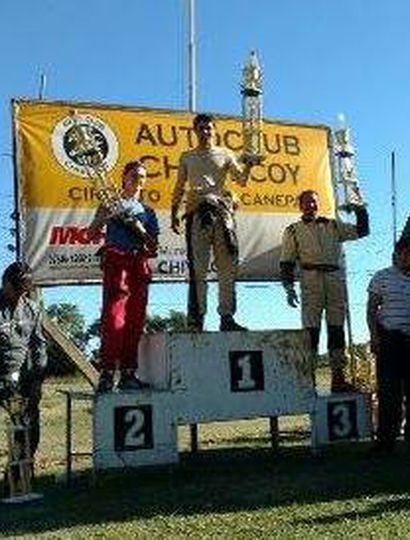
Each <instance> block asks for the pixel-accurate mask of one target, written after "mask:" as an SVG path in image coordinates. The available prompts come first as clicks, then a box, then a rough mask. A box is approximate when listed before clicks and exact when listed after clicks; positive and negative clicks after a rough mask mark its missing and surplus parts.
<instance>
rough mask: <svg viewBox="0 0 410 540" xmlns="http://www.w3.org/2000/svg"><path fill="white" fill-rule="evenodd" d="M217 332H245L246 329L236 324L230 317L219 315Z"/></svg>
mask: <svg viewBox="0 0 410 540" xmlns="http://www.w3.org/2000/svg"><path fill="white" fill-rule="evenodd" d="M219 330H221V332H247V330H248V329H247V328H245V327H244V326H241V325H240V324H238V323H237V322H236V321H235V319H234V318H233V317H232V315H221V324H220V325H219Z"/></svg>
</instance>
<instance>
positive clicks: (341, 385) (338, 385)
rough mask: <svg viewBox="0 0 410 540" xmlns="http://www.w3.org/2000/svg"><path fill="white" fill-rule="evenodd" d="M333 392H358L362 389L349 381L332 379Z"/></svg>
mask: <svg viewBox="0 0 410 540" xmlns="http://www.w3.org/2000/svg"><path fill="white" fill-rule="evenodd" d="M331 392H332V394H357V393H358V392H360V389H359V388H356V386H354V385H353V384H351V383H349V382H347V381H332V385H331Z"/></svg>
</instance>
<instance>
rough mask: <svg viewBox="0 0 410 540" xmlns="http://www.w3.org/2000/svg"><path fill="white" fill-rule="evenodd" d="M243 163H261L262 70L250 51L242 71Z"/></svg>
mask: <svg viewBox="0 0 410 540" xmlns="http://www.w3.org/2000/svg"><path fill="white" fill-rule="evenodd" d="M241 94H242V138H243V158H242V159H243V161H244V162H247V163H251V164H253V165H255V164H258V163H260V162H261V161H262V159H263V155H262V70H261V68H260V65H259V61H258V57H257V56H256V52H255V51H252V52H251V54H250V56H249V59H248V61H247V63H246V64H245V66H244V68H243V70H242V83H241Z"/></svg>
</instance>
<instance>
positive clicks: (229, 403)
mask: <svg viewBox="0 0 410 540" xmlns="http://www.w3.org/2000/svg"><path fill="white" fill-rule="evenodd" d="M139 358H140V361H139V363H140V369H139V371H140V376H141V379H142V380H144V381H146V382H148V383H150V385H151V387H150V389H148V390H143V391H136V392H110V393H107V394H101V395H96V397H95V403H94V407H95V409H94V415H95V416H94V438H93V440H94V446H93V459H94V466H95V468H96V469H104V468H112V467H127V466H129V467H138V466H144V465H156V464H166V463H175V462H176V461H178V446H177V425H178V424H192V423H199V422H201V423H205V422H212V421H217V420H232V419H239V418H254V417H275V416H285V415H296V414H310V415H311V417H312V419H313V420H314V422H313V428H312V430H313V438H312V443H313V445H318V444H321V443H322V441H324V440H325V438H324V433H325V431H326V429H327V431H326V433H333V434H334V436H336V437H337V434H338V433H339V434H342V431H343V429H347V428H346V425H347V424H345V423H343V422H344V419H345V416H346V414H347V415H348V416H349V414H350V416H349V418H350V419H351V421H352V422H353V425H354V426H355V425H357V428H358V434H360V433H361V427H362V425H363V422H364V421H363V422H362V420H361V418H362V417H361V416H360V419H359V420H357V418H359V417H357V416H355V418H356V420H354V419H353V416H352V414H353V413H354V414H357V411H358V410H359V409H360V407H358V406H357V405H356V406H355V407H353V408H354V411H353V409H352V411H353V413H350V412H349V411H350V405H349V403H348V402H347V401H346V400H344V401H343V403H341V402H340V396H339V398H338V399H339V402H335V403H336V405H335V406H334V407H333V409H332V405H330V406H329V405H328V404H327V403H326V404H324V402H323V405H321V401H320V400H319V401H317V398H316V392H315V389H314V383H313V374H312V369H313V368H312V357H311V354H310V350H309V337H308V335H307V333H306V332H305V331H303V330H275V331H266V332H204V333H202V334H188V333H186V334H155V335H147V336H144V337H143V339H142V341H141V344H140V351H139ZM331 403H332V402H331ZM337 403H338V404H337ZM329 407H330V408H329ZM343 407H344V408H343ZM321 411H322V412H323V411H326V414H327V416H326V419H327V420H326V422H325V423H323V422H321V423H319V424H318V422H317V421H316V420H317V419H319V418H322V417H323V414H322V412H321ZM329 411H330V412H329ZM332 411H333V412H332ZM343 411H345V412H343ZM346 411H347V412H346ZM355 411H356V412H355ZM329 414H330V416H329ZM329 418H330V419H331V422H330V424H331V425H332V426H333V428H332V429H333V431H332V432H330V431H329V429H328V427H325V428H322V427H321V425H322V424H323V425H326V426H328V425H330V424H329ZM332 422H333V424H332ZM354 422H356V424H355V423H354ZM323 430H325V431H323ZM338 430H339V431H338ZM352 433H353V432H352ZM355 433H356V432H355Z"/></svg>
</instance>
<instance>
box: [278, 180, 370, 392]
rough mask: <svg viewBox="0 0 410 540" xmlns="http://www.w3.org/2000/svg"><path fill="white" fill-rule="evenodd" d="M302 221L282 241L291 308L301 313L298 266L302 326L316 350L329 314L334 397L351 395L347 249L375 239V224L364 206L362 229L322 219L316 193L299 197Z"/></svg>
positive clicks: (359, 223)
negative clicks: (343, 255) (346, 333)
mask: <svg viewBox="0 0 410 540" xmlns="http://www.w3.org/2000/svg"><path fill="white" fill-rule="evenodd" d="M299 206H300V210H301V212H302V217H301V219H300V220H299V221H296V222H295V223H292V224H291V225H289V226H288V227H287V228H286V229H285V231H284V233H283V239H282V253H281V257H280V270H281V279H282V283H283V285H284V287H285V290H286V294H287V300H288V304H289V305H290V306H292V307H297V304H298V298H297V294H296V291H295V288H294V270H295V266H296V263H298V265H299V268H300V286H301V296H302V324H303V326H304V327H305V328H307V329H308V331H309V334H310V338H311V345H312V350H313V351H314V353H315V354H316V353H317V351H318V346H319V333H320V324H321V319H322V314H323V311H325V313H326V323H327V329H328V351H329V357H330V367H331V375H332V380H331V388H332V392H343V391H347V390H349V386H350V385H348V384H347V382H346V379H345V366H346V357H345V336H344V322H345V313H346V283H345V276H344V271H343V268H342V267H341V244H342V242H344V241H346V240H356V239H358V238H362V237H363V236H367V235H368V234H369V220H368V214H367V210H366V209H365V208H364V206H355V207H353V210H354V212H355V214H356V225H353V224H351V223H344V222H342V221H340V220H334V219H327V218H324V217H318V216H317V213H318V207H319V196H318V194H317V193H316V192H315V191H313V190H307V191H303V192H302V193H301V194H300V196H299Z"/></svg>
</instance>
